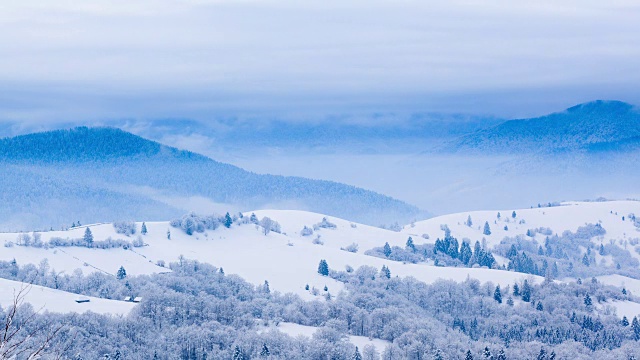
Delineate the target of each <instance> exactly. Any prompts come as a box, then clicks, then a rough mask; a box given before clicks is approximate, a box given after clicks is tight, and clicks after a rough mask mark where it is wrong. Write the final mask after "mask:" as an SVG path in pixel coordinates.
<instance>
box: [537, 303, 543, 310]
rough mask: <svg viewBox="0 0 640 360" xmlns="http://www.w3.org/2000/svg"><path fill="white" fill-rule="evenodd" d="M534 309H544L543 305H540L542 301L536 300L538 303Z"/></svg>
mask: <svg viewBox="0 0 640 360" xmlns="http://www.w3.org/2000/svg"><path fill="white" fill-rule="evenodd" d="M536 310H538V311H542V310H544V306H542V302H540V301H538V304H537V305H536Z"/></svg>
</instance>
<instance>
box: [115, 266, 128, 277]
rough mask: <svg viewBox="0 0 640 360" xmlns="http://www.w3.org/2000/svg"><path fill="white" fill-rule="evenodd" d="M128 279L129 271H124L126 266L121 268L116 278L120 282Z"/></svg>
mask: <svg viewBox="0 0 640 360" xmlns="http://www.w3.org/2000/svg"><path fill="white" fill-rule="evenodd" d="M126 277H127V271H126V270H125V269H124V266H120V269H118V273H117V274H116V278H118V280H122V279H124V278H126Z"/></svg>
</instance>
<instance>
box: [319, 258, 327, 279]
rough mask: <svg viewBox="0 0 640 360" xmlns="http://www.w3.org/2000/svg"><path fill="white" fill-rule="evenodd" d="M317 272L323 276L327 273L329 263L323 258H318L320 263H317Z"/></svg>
mask: <svg viewBox="0 0 640 360" xmlns="http://www.w3.org/2000/svg"><path fill="white" fill-rule="evenodd" d="M318 274H320V275H323V276H328V275H329V264H327V261H326V260H325V259H322V260H320V263H319V264H318Z"/></svg>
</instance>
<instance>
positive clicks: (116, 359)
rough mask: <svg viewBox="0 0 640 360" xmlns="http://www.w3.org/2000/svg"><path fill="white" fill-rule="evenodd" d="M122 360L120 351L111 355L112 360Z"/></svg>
mask: <svg viewBox="0 0 640 360" xmlns="http://www.w3.org/2000/svg"><path fill="white" fill-rule="evenodd" d="M121 359H122V354H121V353H120V350H116V352H115V354H113V360H121Z"/></svg>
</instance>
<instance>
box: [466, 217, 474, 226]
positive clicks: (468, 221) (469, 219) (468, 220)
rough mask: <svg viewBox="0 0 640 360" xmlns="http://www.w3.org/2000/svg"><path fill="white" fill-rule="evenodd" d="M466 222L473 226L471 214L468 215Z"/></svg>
mask: <svg viewBox="0 0 640 360" xmlns="http://www.w3.org/2000/svg"><path fill="white" fill-rule="evenodd" d="M464 224H465V225H467V226H468V227H471V226H472V225H473V221H471V215H469V216H467V221H465V223H464Z"/></svg>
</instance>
